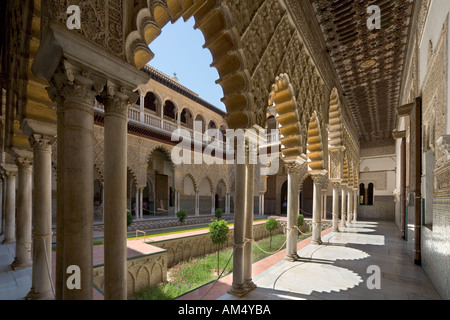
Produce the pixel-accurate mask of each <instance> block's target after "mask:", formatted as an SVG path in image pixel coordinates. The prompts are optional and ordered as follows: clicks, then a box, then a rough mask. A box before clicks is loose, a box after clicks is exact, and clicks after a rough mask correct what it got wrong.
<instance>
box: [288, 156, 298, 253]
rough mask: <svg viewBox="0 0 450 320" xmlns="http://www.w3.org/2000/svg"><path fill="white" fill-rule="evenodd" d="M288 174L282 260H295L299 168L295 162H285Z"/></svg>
mask: <svg viewBox="0 0 450 320" xmlns="http://www.w3.org/2000/svg"><path fill="white" fill-rule="evenodd" d="M286 169H287V174H288V186H287V231H286V237H287V238H286V256H285V258H284V260H287V261H295V260H297V259H299V258H300V257H299V256H298V255H297V241H298V230H297V229H296V228H295V226H297V219H298V214H299V184H300V178H301V177H300V170H299V168H298V166H297V165H295V164H286Z"/></svg>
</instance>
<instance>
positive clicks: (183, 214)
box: [177, 210, 187, 224]
mask: <svg viewBox="0 0 450 320" xmlns="http://www.w3.org/2000/svg"><path fill="white" fill-rule="evenodd" d="M177 217H178V221H180V223H181V224H183V223H184V221H185V220H186V217H187V213H186V211H184V210H180V211H178V212H177Z"/></svg>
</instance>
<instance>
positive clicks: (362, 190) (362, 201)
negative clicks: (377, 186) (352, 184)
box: [359, 183, 366, 206]
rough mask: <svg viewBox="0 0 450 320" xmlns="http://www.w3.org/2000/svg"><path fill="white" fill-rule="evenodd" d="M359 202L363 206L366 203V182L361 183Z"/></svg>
mask: <svg viewBox="0 0 450 320" xmlns="http://www.w3.org/2000/svg"><path fill="white" fill-rule="evenodd" d="M359 204H360V205H361V206H365V205H366V186H365V185H364V183H361V184H360V185H359Z"/></svg>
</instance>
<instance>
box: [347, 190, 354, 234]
mask: <svg viewBox="0 0 450 320" xmlns="http://www.w3.org/2000/svg"><path fill="white" fill-rule="evenodd" d="M352 213H353V189H352V188H351V187H350V186H349V187H348V189H347V226H348V225H350V223H351V221H352Z"/></svg>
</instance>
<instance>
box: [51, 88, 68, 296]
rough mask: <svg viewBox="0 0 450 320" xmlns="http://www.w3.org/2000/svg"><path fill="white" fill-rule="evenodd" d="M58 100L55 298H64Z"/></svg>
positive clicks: (61, 125)
mask: <svg viewBox="0 0 450 320" xmlns="http://www.w3.org/2000/svg"><path fill="white" fill-rule="evenodd" d="M53 99H54V100H56V102H57V108H56V116H57V129H56V132H57V137H58V138H57V145H56V146H57V147H56V159H57V160H56V161H57V167H56V176H57V178H56V263H55V264H56V279H55V299H56V300H63V299H64V287H65V281H64V278H65V274H66V272H65V270H64V269H65V268H64V103H63V101H62V97H61V96H59V95H57V94H55V95H53Z"/></svg>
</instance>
